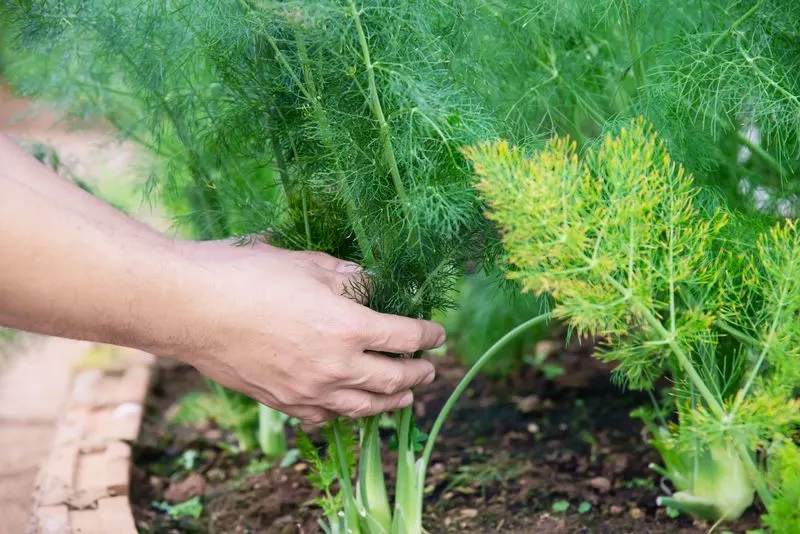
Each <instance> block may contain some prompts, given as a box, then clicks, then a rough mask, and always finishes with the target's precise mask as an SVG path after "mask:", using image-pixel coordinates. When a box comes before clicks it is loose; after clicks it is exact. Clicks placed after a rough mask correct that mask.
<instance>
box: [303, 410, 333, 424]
mask: <svg viewBox="0 0 800 534" xmlns="http://www.w3.org/2000/svg"><path fill="white" fill-rule="evenodd" d="M327 420H328V417H327V416H326V415H325V414H324V413H322V412H315V413H312V414H310V415H308V416H307V417H305V418H304V419H303V423H305V424H306V425H308V426H311V427H318V426H321V425H323V424H325V422H326V421H327Z"/></svg>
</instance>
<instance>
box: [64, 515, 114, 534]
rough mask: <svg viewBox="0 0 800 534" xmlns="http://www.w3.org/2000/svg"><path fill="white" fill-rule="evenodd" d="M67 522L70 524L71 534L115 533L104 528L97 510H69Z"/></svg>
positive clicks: (101, 517)
mask: <svg viewBox="0 0 800 534" xmlns="http://www.w3.org/2000/svg"><path fill="white" fill-rule="evenodd" d="M69 522H70V524H71V525H72V534H116V533H115V532H114V531H109V530H106V529H105V525H104V523H103V516H102V514H100V511H99V510H71V511H70V512H69Z"/></svg>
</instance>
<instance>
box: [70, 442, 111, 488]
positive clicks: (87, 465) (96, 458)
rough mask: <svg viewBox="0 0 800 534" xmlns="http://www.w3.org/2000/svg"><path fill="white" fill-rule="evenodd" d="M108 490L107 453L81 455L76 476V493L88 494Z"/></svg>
mask: <svg viewBox="0 0 800 534" xmlns="http://www.w3.org/2000/svg"><path fill="white" fill-rule="evenodd" d="M105 488H106V455H105V452H101V453H92V454H81V455H80V456H79V457H78V469H77V471H76V474H75V489H76V491H81V492H87V491H91V490H103V491H105Z"/></svg>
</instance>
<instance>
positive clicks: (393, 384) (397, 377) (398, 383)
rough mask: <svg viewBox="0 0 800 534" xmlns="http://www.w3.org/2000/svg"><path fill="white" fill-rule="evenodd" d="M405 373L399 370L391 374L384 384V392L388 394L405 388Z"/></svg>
mask: <svg viewBox="0 0 800 534" xmlns="http://www.w3.org/2000/svg"><path fill="white" fill-rule="evenodd" d="M403 378H404V377H403V375H402V374H401V373H399V372H393V373H392V374H391V375H389V376H388V377H387V379H386V384H385V385H384V390H383V393H385V394H387V395H392V394H393V393H397V392H398V391H400V390H401V389H402V388H403V385H404V384H403V382H404V379H403Z"/></svg>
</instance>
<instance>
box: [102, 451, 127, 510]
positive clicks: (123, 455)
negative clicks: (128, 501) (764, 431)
mask: <svg viewBox="0 0 800 534" xmlns="http://www.w3.org/2000/svg"><path fill="white" fill-rule="evenodd" d="M105 456H106V489H107V490H108V493H109V495H115V496H116V495H128V489H129V486H130V473H131V471H130V467H131V465H130V462H131V447H130V445H128V444H127V443H122V442H120V441H114V442H111V443H109V444H108V447H107V448H106V453H105Z"/></svg>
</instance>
